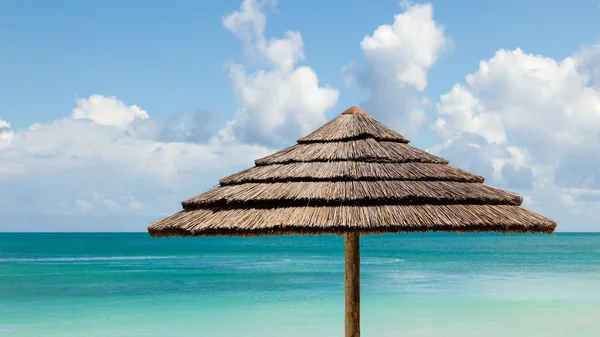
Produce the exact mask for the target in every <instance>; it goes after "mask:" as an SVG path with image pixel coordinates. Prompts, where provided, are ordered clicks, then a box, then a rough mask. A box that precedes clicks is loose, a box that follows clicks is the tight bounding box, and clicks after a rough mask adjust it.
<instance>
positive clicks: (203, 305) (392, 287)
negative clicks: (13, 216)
mask: <svg viewBox="0 0 600 337" xmlns="http://www.w3.org/2000/svg"><path fill="white" fill-rule="evenodd" d="M361 254H362V255H361V258H362V260H361V291H362V293H361V331H362V336H367V337H368V336H373V337H375V336H377V337H395V336H402V337H409V336H415V337H416V336H423V337H424V336H444V337H452V336H461V337H466V336H484V337H495V336H510V337H518V336H527V337H535V336H543V337H554V336H561V337H562V336H565V337H571V336H572V337H579V336H580V337H585V336H590V337H592V336H593V337H597V336H600V234H568V233H559V234H555V235H507V236H505V235H499V234H473V235H471V234H469V235H458V234H456V235H455V234H433V233H432V234H394V235H381V236H366V237H362V238H361ZM343 273H344V259H343V238H342V237H338V236H304V237H301V236H299V237H259V238H222V237H219V238H166V239H164V238H163V239H155V238H150V237H149V236H148V235H147V234H146V233H125V234H116V233H114V234H113V233H107V234H99V233H98V234H88V233H85V234H84V233H80V234H65V233H60V234H59V233H56V234H11V233H0V336H2V337H25V336H27V337H75V336H77V337H79V336H86V337H96V336H123V337H138V336H139V337H141V336H144V337H150V336H152V337H154V336H161V337H162V336H168V337H192V336H200V337H233V336H244V337H253V336H257V337H258V336H261V337H271V336H272V337H281V336H285V337H298V336H325V337H328V336H343V335H344V317H343V315H344V274H343Z"/></svg>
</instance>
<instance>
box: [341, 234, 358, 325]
mask: <svg viewBox="0 0 600 337" xmlns="http://www.w3.org/2000/svg"><path fill="white" fill-rule="evenodd" d="M359 238H360V234H358V233H346V234H345V235H344V256H345V260H346V261H345V262H346V280H345V281H346V314H345V323H346V324H345V325H346V337H360V241H359Z"/></svg>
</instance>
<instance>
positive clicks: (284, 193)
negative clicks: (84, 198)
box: [148, 107, 556, 236]
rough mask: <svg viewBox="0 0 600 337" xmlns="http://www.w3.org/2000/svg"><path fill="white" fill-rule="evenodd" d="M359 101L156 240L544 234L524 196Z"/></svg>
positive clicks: (194, 205)
mask: <svg viewBox="0 0 600 337" xmlns="http://www.w3.org/2000/svg"><path fill="white" fill-rule="evenodd" d="M407 143H408V139H406V138H404V137H403V136H401V135H400V134H398V133H396V132H395V131H393V130H391V129H389V128H388V127H386V126H384V125H383V124H381V123H379V122H378V121H376V120H375V119H373V118H372V117H370V116H369V115H367V114H366V113H365V112H364V111H363V110H361V109H359V108H356V107H352V108H350V109H348V110H346V111H344V113H343V114H342V115H340V116H339V117H337V118H335V119H334V120H332V121H331V122H329V123H327V124H325V125H324V126H323V127H321V128H319V129H318V130H316V131H315V132H313V133H311V134H310V135H308V136H306V137H304V138H302V139H300V140H299V141H298V144H296V145H294V146H291V147H289V148H287V149H284V150H282V151H279V152H277V153H274V154H272V155H270V156H267V157H265V158H262V159H258V160H256V162H255V164H256V166H255V167H252V168H249V169H247V170H244V171H241V172H239V173H236V174H233V175H230V176H229V177H226V178H223V179H221V181H220V186H219V187H216V188H214V189H211V190H209V191H207V192H205V193H203V194H200V195H198V196H196V197H193V198H190V199H188V200H186V201H184V202H182V205H183V207H184V210H183V211H181V212H179V213H177V214H175V215H173V216H170V217H168V218H166V219H164V220H161V221H159V222H157V223H155V224H153V225H151V226H150V227H149V228H148V231H149V232H150V234H151V235H153V236H169V235H182V236H200V235H280V234H322V233H336V234H342V233H344V232H348V231H353V232H360V233H365V234H369V233H384V232H424V231H454V232H484V231H497V232H519V233H522V232H543V233H551V232H552V231H554V229H555V227H556V223H555V222H554V221H553V220H551V219H548V218H545V217H543V216H541V215H538V214H535V213H533V212H531V211H529V210H527V209H525V208H523V207H520V205H521V203H522V201H523V198H522V197H521V196H519V195H517V194H515V193H512V192H508V191H503V190H499V189H496V188H493V187H491V186H488V185H485V184H483V177H481V176H478V175H475V174H472V173H469V172H466V171H463V170H461V169H458V168H456V167H452V166H449V165H448V161H447V160H445V159H443V158H440V157H437V156H434V155H432V154H430V153H428V152H425V151H423V150H420V149H418V148H415V147H413V146H410V145H408V144H407Z"/></svg>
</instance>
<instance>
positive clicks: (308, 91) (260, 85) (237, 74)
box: [222, 0, 339, 145]
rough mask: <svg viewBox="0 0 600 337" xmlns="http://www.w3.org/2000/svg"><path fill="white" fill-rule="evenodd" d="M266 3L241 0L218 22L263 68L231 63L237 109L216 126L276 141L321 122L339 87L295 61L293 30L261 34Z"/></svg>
mask: <svg viewBox="0 0 600 337" xmlns="http://www.w3.org/2000/svg"><path fill="white" fill-rule="evenodd" d="M269 4H271V3H270V2H257V1H255V0H244V2H243V3H242V5H241V7H240V10H239V11H235V12H233V13H231V14H229V15H227V16H225V17H224V18H223V26H224V27H225V28H227V29H229V30H230V31H231V32H232V33H233V34H234V35H235V36H237V37H238V38H240V39H241V40H242V41H243V42H244V46H245V49H246V54H247V55H248V56H249V57H251V58H253V60H257V61H259V62H261V64H263V65H265V67H266V69H263V70H258V71H256V72H249V71H248V70H247V69H246V68H245V66H244V65H241V64H234V65H232V66H231V68H230V74H229V75H230V79H231V83H232V86H233V89H234V92H235V94H236V97H237V100H238V103H239V110H238V111H237V113H236V115H235V119H234V120H232V121H230V122H229V123H228V125H227V127H226V129H225V130H222V132H223V133H227V134H228V135H230V136H231V137H233V138H235V139H237V140H240V141H243V142H250V143H259V144H277V145H281V144H285V143H289V142H291V141H293V140H295V139H297V138H300V137H301V136H303V135H304V134H306V133H308V132H310V131H312V130H313V129H315V128H316V127H318V126H320V125H321V124H323V123H324V122H325V121H326V119H325V113H326V112H327V110H328V109H330V108H331V107H333V106H334V105H335V104H336V103H337V100H338V96H339V92H338V90H337V89H335V88H331V87H329V86H323V85H321V84H320V83H319V78H318V77H317V74H316V73H315V72H314V71H313V70H312V69H311V68H309V67H307V66H299V65H298V63H299V62H300V61H302V60H303V59H304V43H303V41H302V36H301V35H300V33H299V32H295V31H289V32H287V33H285V37H283V38H271V39H267V38H266V36H265V26H266V17H265V13H264V7H265V6H267V5H269Z"/></svg>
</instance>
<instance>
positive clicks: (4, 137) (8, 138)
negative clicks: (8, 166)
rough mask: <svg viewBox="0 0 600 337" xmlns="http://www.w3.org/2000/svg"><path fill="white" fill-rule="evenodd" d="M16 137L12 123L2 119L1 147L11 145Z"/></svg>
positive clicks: (0, 125)
mask: <svg viewBox="0 0 600 337" xmlns="http://www.w3.org/2000/svg"><path fill="white" fill-rule="evenodd" d="M14 138H15V133H14V131H13V129H12V127H11V126H10V124H8V122H6V121H3V120H1V119H0V149H2V148H3V147H7V146H9V145H10V144H11V143H12V141H13V139H14ZM1 169H2V168H1V167H0V170H1Z"/></svg>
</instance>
